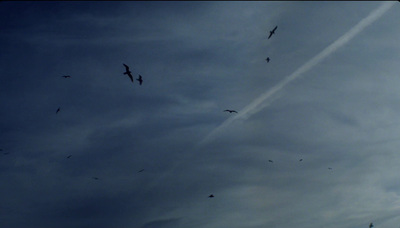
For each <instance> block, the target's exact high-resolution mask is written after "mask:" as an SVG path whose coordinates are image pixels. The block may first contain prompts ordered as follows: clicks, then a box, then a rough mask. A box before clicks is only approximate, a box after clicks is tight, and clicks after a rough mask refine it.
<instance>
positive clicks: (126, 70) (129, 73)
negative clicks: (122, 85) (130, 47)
mask: <svg viewBox="0 0 400 228" xmlns="http://www.w3.org/2000/svg"><path fill="white" fill-rule="evenodd" d="M123 65H124V66H125V72H124V74H127V75H128V76H129V78H130V79H131V81H132V82H133V76H132V72H131V71H130V70H129V67H128V65H126V64H125V63H123Z"/></svg>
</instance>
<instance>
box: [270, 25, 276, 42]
mask: <svg viewBox="0 0 400 228" xmlns="http://www.w3.org/2000/svg"><path fill="white" fill-rule="evenodd" d="M277 28H278V26H275V28H274V29H272V30H271V31H269V36H268V39H269V38H271V36H272V35H273V34H275V30H276V29H277Z"/></svg>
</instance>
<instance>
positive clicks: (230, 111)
mask: <svg viewBox="0 0 400 228" xmlns="http://www.w3.org/2000/svg"><path fill="white" fill-rule="evenodd" d="M224 112H229V113H232V112H235V113H238V112H236V111H235V110H229V109H226V110H224Z"/></svg>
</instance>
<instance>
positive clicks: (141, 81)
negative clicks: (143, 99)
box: [136, 74, 143, 85]
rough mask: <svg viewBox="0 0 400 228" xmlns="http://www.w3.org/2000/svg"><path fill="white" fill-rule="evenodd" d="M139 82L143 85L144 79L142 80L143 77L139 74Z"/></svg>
mask: <svg viewBox="0 0 400 228" xmlns="http://www.w3.org/2000/svg"><path fill="white" fill-rule="evenodd" d="M136 80H138V81H139V85H141V84H142V83H143V79H142V75H140V74H139V78H138V79H136Z"/></svg>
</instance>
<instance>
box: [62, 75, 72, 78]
mask: <svg viewBox="0 0 400 228" xmlns="http://www.w3.org/2000/svg"><path fill="white" fill-rule="evenodd" d="M61 77H63V78H70V77H71V76H69V75H64V76H61Z"/></svg>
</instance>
